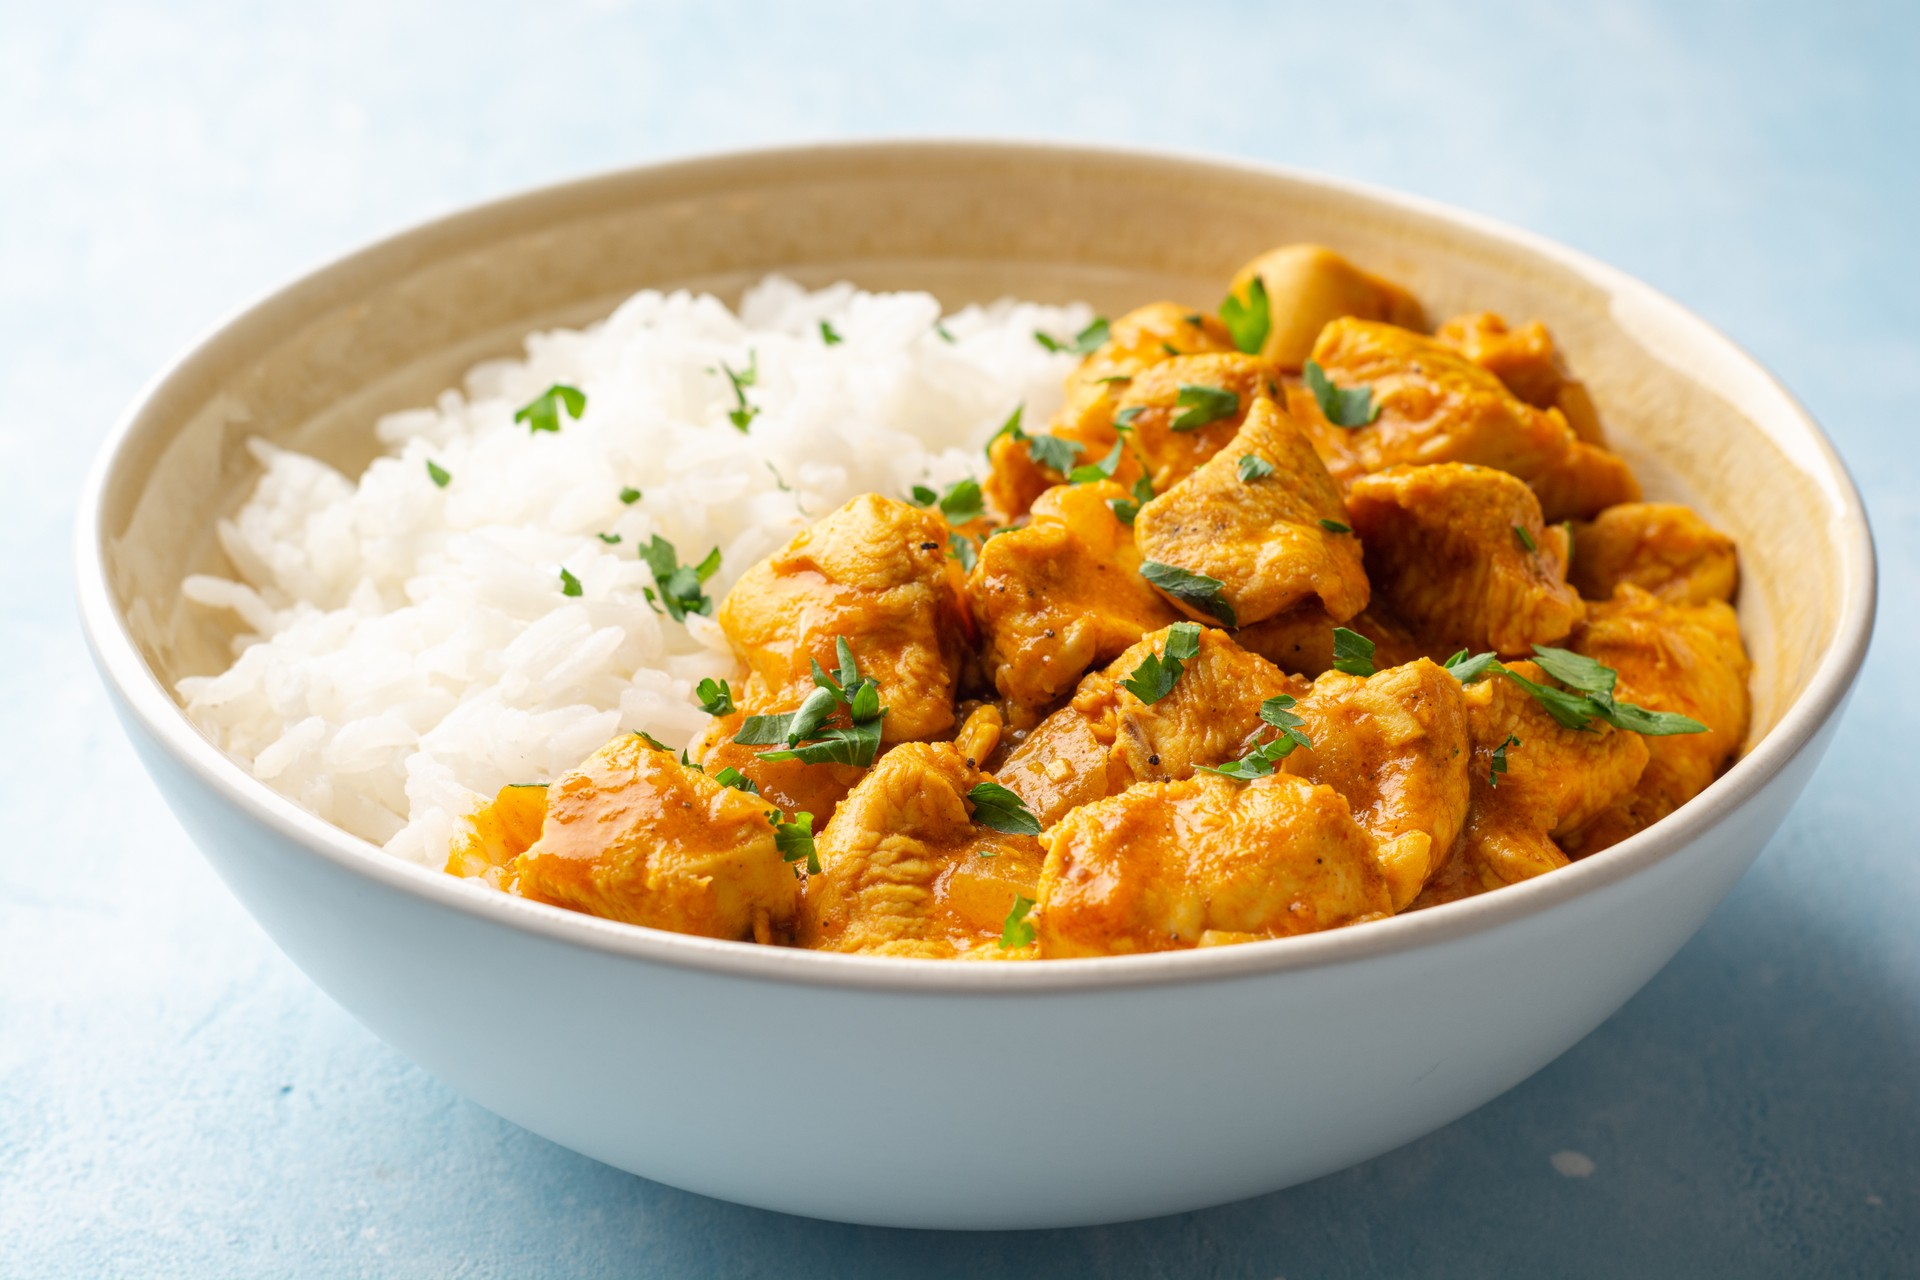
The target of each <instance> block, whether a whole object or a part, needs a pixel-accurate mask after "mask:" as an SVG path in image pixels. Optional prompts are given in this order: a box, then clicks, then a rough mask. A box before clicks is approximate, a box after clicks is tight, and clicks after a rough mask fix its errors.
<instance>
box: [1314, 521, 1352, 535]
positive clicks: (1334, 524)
mask: <svg viewBox="0 0 1920 1280" xmlns="http://www.w3.org/2000/svg"><path fill="white" fill-rule="evenodd" d="M1320 527H1321V528H1322V529H1325V530H1326V531H1327V532H1328V533H1352V532H1353V530H1352V529H1351V528H1350V527H1348V526H1347V525H1344V524H1341V523H1340V522H1339V521H1338V520H1322V521H1321V522H1320Z"/></svg>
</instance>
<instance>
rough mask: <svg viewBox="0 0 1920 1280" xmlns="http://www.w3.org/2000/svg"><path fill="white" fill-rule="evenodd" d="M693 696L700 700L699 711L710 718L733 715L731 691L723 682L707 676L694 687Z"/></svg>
mask: <svg viewBox="0 0 1920 1280" xmlns="http://www.w3.org/2000/svg"><path fill="white" fill-rule="evenodd" d="M693 696H694V697H696V698H698V699H700V709H701V710H702V711H704V712H706V713H707V714H708V715H710V716H727V715H732V714H733V689H732V687H731V686H730V685H728V684H727V682H726V681H725V680H715V679H714V678H713V677H712V676H708V677H706V678H705V679H704V680H702V681H701V682H700V683H699V684H697V685H695V686H694V688H693Z"/></svg>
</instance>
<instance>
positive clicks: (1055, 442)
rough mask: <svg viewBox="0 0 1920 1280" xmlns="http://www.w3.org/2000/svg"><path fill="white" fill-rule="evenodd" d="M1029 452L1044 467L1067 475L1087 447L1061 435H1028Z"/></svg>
mask: <svg viewBox="0 0 1920 1280" xmlns="http://www.w3.org/2000/svg"><path fill="white" fill-rule="evenodd" d="M1027 452H1028V453H1030V454H1032V455H1033V460H1034V461H1035V462H1037V463H1039V464H1040V465H1041V466H1043V467H1047V468H1049V469H1051V470H1054V471H1058V472H1059V473H1060V474H1062V475H1065V474H1066V473H1067V472H1069V471H1071V470H1073V464H1074V460H1075V459H1076V458H1078V457H1079V456H1080V455H1081V454H1082V453H1084V452H1085V449H1084V448H1083V447H1082V446H1081V445H1078V444H1075V443H1074V442H1073V441H1071V440H1062V439H1061V438H1060V437H1059V436H1028V437H1027Z"/></svg>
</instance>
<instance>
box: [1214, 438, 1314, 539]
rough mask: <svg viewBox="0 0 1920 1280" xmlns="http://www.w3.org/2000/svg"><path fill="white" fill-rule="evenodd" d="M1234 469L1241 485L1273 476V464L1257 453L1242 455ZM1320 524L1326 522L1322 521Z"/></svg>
mask: <svg viewBox="0 0 1920 1280" xmlns="http://www.w3.org/2000/svg"><path fill="white" fill-rule="evenodd" d="M1234 469H1235V470H1236V471H1237V472H1239V475H1240V482H1241V483H1242V484H1252V483H1253V482H1254V481H1255V480H1264V479H1266V478H1267V477H1268V476H1270V475H1272V474H1273V464H1272V463H1271V462H1268V461H1267V460H1266V459H1265V458H1263V457H1261V456H1260V455H1259V454H1257V453H1248V454H1242V455H1241V457H1240V461H1239V463H1238V464H1236V465H1235V468H1234ZM1321 523H1322V524H1324V523H1326V522H1325V521H1324V520H1323V521H1321Z"/></svg>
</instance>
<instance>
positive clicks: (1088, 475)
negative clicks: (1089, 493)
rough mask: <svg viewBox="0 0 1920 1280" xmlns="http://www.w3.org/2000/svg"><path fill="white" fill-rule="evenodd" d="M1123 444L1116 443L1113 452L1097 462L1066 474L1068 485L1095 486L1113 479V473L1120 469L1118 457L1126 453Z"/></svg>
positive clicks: (1080, 466)
mask: <svg viewBox="0 0 1920 1280" xmlns="http://www.w3.org/2000/svg"><path fill="white" fill-rule="evenodd" d="M1126 448H1127V446H1126V445H1125V444H1124V443H1120V442H1116V443H1115V444H1114V446H1113V452H1111V453H1109V454H1108V455H1107V456H1106V457H1104V458H1102V459H1100V461H1098V462H1086V463H1082V464H1081V465H1079V466H1077V467H1075V468H1074V469H1073V470H1072V471H1070V472H1068V473H1067V482H1068V483H1069V484H1097V483H1099V482H1100V481H1102V480H1111V479H1113V473H1114V472H1115V471H1117V470H1119V469H1120V455H1121V454H1123V453H1125V452H1126Z"/></svg>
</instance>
